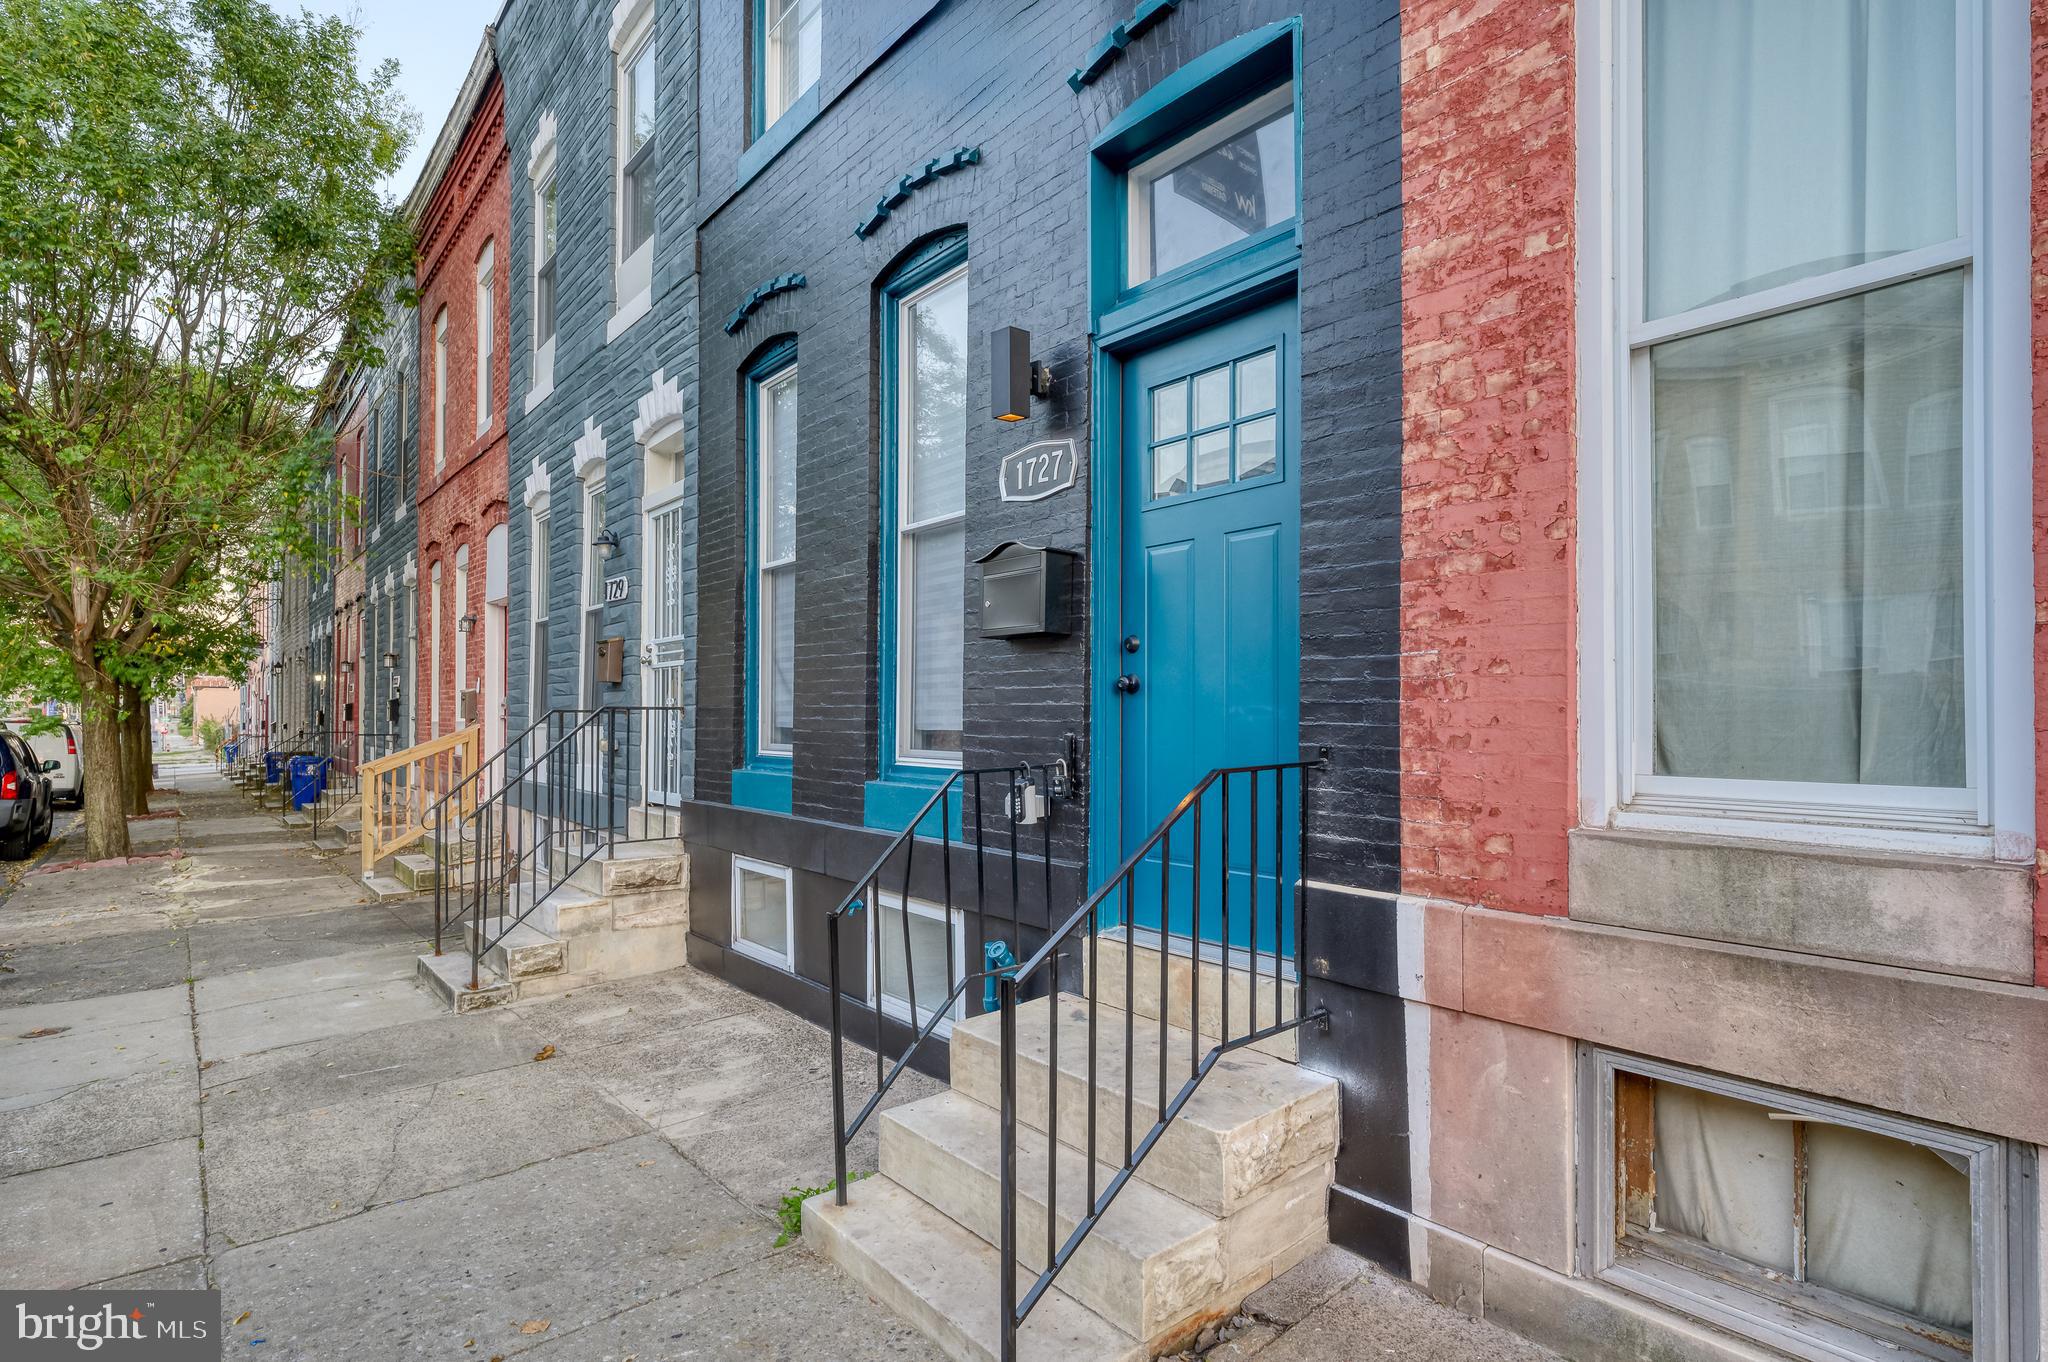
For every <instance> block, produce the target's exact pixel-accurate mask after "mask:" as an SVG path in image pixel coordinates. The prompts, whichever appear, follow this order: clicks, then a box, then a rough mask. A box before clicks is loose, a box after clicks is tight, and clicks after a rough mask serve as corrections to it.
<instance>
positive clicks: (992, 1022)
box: [803, 941, 1337, 1362]
mask: <svg viewBox="0 0 2048 1362" xmlns="http://www.w3.org/2000/svg"><path fill="white" fill-rule="evenodd" d="M1104 944H1105V945H1106V944H1107V942H1106V941H1105V943H1104ZM1118 963H1119V965H1121V959H1120V958H1119V961H1118ZM1132 963H1133V966H1134V975H1135V971H1136V970H1137V969H1139V968H1143V967H1144V966H1145V965H1148V964H1149V965H1150V966H1151V968H1152V970H1153V976H1152V977H1153V979H1154V981H1155V989H1154V994H1155V996H1156V993H1157V989H1156V980H1157V977H1158V975H1157V971H1158V957H1157V955H1156V954H1155V953H1154V952H1152V951H1151V950H1149V949H1147V948H1145V947H1142V946H1141V947H1140V948H1139V949H1138V951H1137V953H1136V958H1134V960H1133V962H1132ZM1104 965H1105V968H1106V965H1107V961H1106V960H1105V962H1104ZM1169 966H1170V967H1171V962H1169ZM1205 982H1206V981H1205ZM1239 982H1240V981H1239V979H1238V978H1236V977H1234V978H1233V981H1232V992H1233V994H1235V993H1236V992H1237V991H1238V987H1239ZM1242 983H1243V987H1244V990H1245V993H1246V995H1247V996H1251V995H1252V985H1251V981H1250V979H1249V978H1248V977H1245V978H1244V979H1243V980H1242ZM1285 991H1286V990H1283V992H1285ZM1136 992H1137V990H1136V989H1135V988H1134V989H1133V993H1136ZM1168 996H1169V999H1171V998H1172V993H1171V990H1170V989H1169V994H1168ZM1055 1007H1057V1008H1058V1009H1059V1012H1060V1018H1059V1052H1058V1054H1057V1056H1055V1055H1054V1054H1053V1052H1052V1025H1051V1018H1052V1011H1053V1009H1054V1008H1055ZM1234 1007H1235V1004H1234V1002H1233V1009H1234ZM1124 1015H1125V1014H1124V1012H1123V1011H1122V1009H1121V1008H1117V1007H1112V1006H1109V1005H1107V1004H1101V1005H1098V1011H1097V1015H1096V1024H1097V1057H1096V1073H1097V1080H1098V1106H1097V1110H1096V1141H1097V1143H1096V1155H1097V1170H1096V1187H1097V1190H1098V1191H1099V1190H1100V1189H1101V1188H1102V1187H1104V1186H1106V1185H1107V1184H1108V1182H1109V1180H1110V1178H1111V1177H1112V1176H1113V1175H1114V1173H1115V1170H1116V1166H1117V1162H1118V1161H1119V1160H1120V1159H1121V1158H1122V1156H1123V1151H1124V1144H1123V1129H1124V1127H1123V1102H1124V1075H1125V1074H1126V1073H1127V1072H1129V1073H1132V1074H1134V1075H1135V1077H1136V1083H1135V1086H1134V1090H1133V1093H1132V1112H1131V1118H1132V1135H1133V1139H1142V1138H1143V1137H1144V1135H1145V1133H1146V1131H1147V1130H1149V1129H1150V1127H1151V1125H1152V1122H1153V1120H1154V1119H1155V1116H1156V1112H1157V1110H1158V1096H1159V1079H1158V1072H1159V1070H1158V1066H1159V1056H1160V1026H1159V1023H1158V1021H1157V1020H1156V1019H1152V1018H1146V1017H1142V1016H1134V1017H1133V1019H1132V1032H1133V1035H1132V1045H1131V1051H1130V1054H1129V1055H1128V1056H1127V1055H1126V1054H1125V1051H1124ZM1182 1015H1183V1016H1184V1015H1185V1011H1184V1010H1183V1013H1182ZM1087 1016H1088V1003H1087V1002H1086V1001H1085V1000H1084V999H1082V998H1078V997H1074V996H1071V995H1063V996H1061V997H1060V998H1058V999H1056V1000H1055V999H1039V1000H1037V1001H1034V1002H1030V1003H1026V1004H1023V1005H1022V1006H1020V1007H1019V1008H1018V1016H1017V1032H1018V1054H1017V1080H1018V1082H1017V1114H1018V1133H1017V1174H1018V1205H1017V1248H1018V1257H1019V1259H1020V1269H1021V1277H1020V1287H1019V1294H1020V1297H1021V1294H1022V1292H1023V1290H1024V1289H1025V1288H1026V1287H1027V1286H1028V1284H1029V1282H1030V1281H1031V1280H1034V1279H1035V1277H1036V1273H1037V1270H1038V1269H1039V1268H1040V1267H1041V1266H1042V1265H1043V1264H1044V1263H1045V1261H1046V1259H1047V1251H1046V1220H1047V1216H1048V1214H1050V1215H1051V1216H1052V1220H1053V1227H1054V1231H1055V1236H1056V1239H1057V1242H1058V1243H1064V1242H1065V1240H1066V1237H1067V1235H1068V1234H1070V1233H1071V1232H1072V1230H1073V1228H1074V1226H1075V1225H1076V1224H1077V1223H1078V1221H1079V1219H1080V1217H1081V1216H1082V1215H1083V1214H1085V1211H1086V1203H1087V1194H1088V1189H1087V1185H1086V1184H1087V1163H1086V1158H1087V1155H1086V1152H1085V1151H1086V1148H1087V1140H1088V1121H1087V1096H1086V1095H1087V1075H1088V1027H1087ZM1000 1024H1001V1019H1000V1018H999V1017H997V1016H994V1015H986V1016H981V1017H976V1018H973V1019H971V1020H969V1021H965V1022H961V1023H959V1024H958V1025H956V1026H955V1028H954V1031H953V1044H952V1074H953V1081H952V1088H951V1090H950V1091H947V1092H944V1093H940V1094H937V1095H935V1096H933V1097H929V1098H925V1099H923V1100H920V1101H917V1102H913V1103H909V1104H907V1105H904V1106H901V1107H896V1108H893V1109H891V1110H889V1111H887V1112H884V1113H882V1114H881V1116H880V1117H879V1118H878V1119H879V1120H880V1122H881V1169H880V1172H879V1173H878V1174H877V1175H876V1176H873V1177H869V1178H864V1179H862V1180H860V1181H859V1182H856V1183H854V1184H852V1185H851V1186H850V1187H849V1189H848V1203H849V1204H848V1205H846V1206H843V1207H842V1206H836V1205H834V1204H833V1195H832V1193H830V1192H825V1193H822V1194H820V1195H819V1196H816V1197H813V1198H811V1199H810V1200H809V1201H807V1202H806V1203H805V1204H804V1209H803V1215H804V1233H805V1235H806V1236H807V1237H808V1238H809V1241H810V1243H811V1245H812V1247H813V1248H814V1249H816V1250H817V1251H819V1252H821V1253H823V1254H824V1255H825V1256H826V1257H828V1258H830V1259H832V1260H833V1261H835V1262H837V1263H839V1264H840V1265H841V1266H842V1267H843V1268H844V1269H845V1270H846V1271H847V1272H849V1273H850V1274H851V1275H852V1276H854V1277H855V1278H856V1279H857V1280H859V1281H860V1282H861V1284H862V1285H863V1286H864V1287H866V1288H867V1290H868V1291H870V1292H871V1293H872V1294H874V1295H876V1296H877V1297H879V1298H880V1299H882V1300H884V1301H886V1302H887V1303H888V1304H889V1305H891V1306H892V1307H893V1308H894V1309H895V1310H896V1311H897V1312H898V1313H899V1314H902V1315H903V1316H904V1317H905V1318H907V1319H909V1320H911V1321H912V1322H913V1323H915V1324H917V1325H918V1327H919V1328H920V1329H921V1330H922V1331H923V1332H924V1333H925V1334H926V1335H927V1336H928V1337H930V1338H931V1339H933V1341H934V1342H936V1343H937V1344H938V1345H939V1346H940V1347H941V1348H942V1349H944V1350H945V1352H946V1353H947V1354H948V1356H950V1357H953V1358H956V1359H960V1362H970V1360H972V1362H982V1360H983V1359H991V1358H994V1357H996V1356H998V1355H999V1354H998V1345H999V1342H1000V1335H999V1330H998V1320H997V1314H998V1311H999V1309H1000V1306H999V1305H998V1304H997V1294H996V1272H997V1270H998V1255H997V1252H996V1249H995V1247H994V1244H995V1241H996V1239H997V1238H998V1235H999V1232H1000V1231H999V1220H998V1214H999V1206H1000V1195H999V1189H1000V1181H999V1176H1000V1174H999V1167H1000V1164H999V1161H1000V1158H1001V1121H1000V1118H999V1116H998V1115H997V1111H998V1103H999V1102H1000V1100H1001V1094H1000V1087H999V1082H998V1075H999V1071H1000V1064H1001V1046H1000V1031H999V1027H1000ZM1165 1040H1166V1055H1167V1064H1168V1067H1167V1096H1168V1099H1169V1100H1171V1098H1172V1096H1173V1095H1174V1094H1175V1093H1177V1092H1178V1091H1179V1088H1180V1086H1181V1084H1182V1083H1183V1082H1184V1081H1185V1080H1186V1078H1187V1077H1188V1073H1189V1051H1190V1047H1191V1046H1192V1045H1197V1044H1198V1045H1199V1047H1200V1050H1201V1052H1202V1053H1204V1054H1206V1053H1207V1051H1208V1050H1209V1049H1210V1048H1211V1047H1212V1046H1213V1044H1214V1041H1213V1040H1211V1039H1209V1038H1207V1037H1203V1038H1200V1039H1199V1040H1197V1038H1196V1037H1193V1036H1191V1035H1190V1034H1189V1033H1188V1032H1186V1031H1184V1030H1182V1029H1180V1028H1178V1027H1172V1026H1169V1027H1167V1028H1166V1032H1165ZM1055 1076H1056V1077H1055ZM1055 1081H1056V1082H1057V1083H1058V1091H1059V1094H1060V1101H1059V1130H1058V1145H1059V1147H1058V1151H1057V1170H1058V1200H1057V1204H1056V1205H1051V1204H1049V1198H1048V1196H1047V1186H1048V1184H1047V1153H1048V1150H1049V1149H1050V1148H1051V1142H1050V1140H1049V1138H1048V1135H1047V1129H1046V1127H1047V1125H1048V1121H1047V1119H1046V1094H1047V1092H1048V1091H1049V1090H1051V1087H1052V1084H1053V1083H1054V1082H1055ZM1336 1147H1337V1089H1336V1084H1335V1082H1334V1081H1333V1080H1331V1079H1329V1078H1326V1077H1324V1076H1322V1075H1319V1074H1312V1073H1309V1072H1308V1071H1306V1070H1304V1069H1300V1068H1298V1067H1296V1066H1295V1065H1294V1064H1292V1063H1289V1062H1287V1061H1285V1060H1283V1059H1281V1058H1279V1057H1276V1056H1274V1055H1271V1054H1264V1053H1257V1052H1254V1051H1253V1050H1251V1049H1248V1048H1247V1049H1240V1050H1237V1051H1234V1052H1232V1053H1230V1054H1227V1055H1224V1056H1222V1057H1221V1058H1219V1059H1218V1060H1217V1062H1216V1064H1215V1066H1214V1067H1213V1068H1212V1069H1211V1070H1210V1073H1209V1075H1208V1076H1207V1077H1206V1078H1205V1079H1204V1080H1203V1082H1202V1084H1201V1085H1200V1086H1199V1087H1197V1088H1196V1089H1195V1092H1194V1094H1193V1096H1191V1097H1190V1098H1189V1100H1188V1103H1187V1105H1186V1106H1185V1107H1183V1108H1182V1110H1181V1113H1180V1115H1179V1116H1178V1117H1177V1118H1176V1119H1175V1121H1174V1122H1173V1123H1172V1124H1171V1125H1170V1126H1168V1127H1167V1129H1166V1130H1165V1131H1164V1132H1163V1133H1162V1134H1161V1136H1160V1139H1159V1142H1158V1144H1157V1145H1155V1146H1154V1148H1153V1150H1152V1152H1151V1154H1150V1155H1149V1156H1148V1157H1147V1158H1146V1159H1145V1160H1144V1161H1143V1162H1142V1163H1140V1164H1139V1165H1138V1169H1137V1172H1136V1174H1135V1176H1133V1177H1132V1179H1131V1180H1130V1181H1129V1182H1127V1183H1126V1184H1125V1186H1124V1188H1123V1190H1122V1191H1121V1192H1119V1193H1118V1195H1117V1199H1116V1200H1115V1202H1113V1203H1112V1204H1111V1206H1110V1208H1109V1210H1108V1211H1107V1212H1105V1213H1104V1215H1103V1216H1102V1218H1101V1220H1100V1221H1098V1222H1097V1223H1096V1225H1095V1227H1094V1229H1093V1230H1092V1231H1091V1232H1090V1233H1089V1235H1088V1236H1087V1237H1086V1238H1085V1239H1083V1240H1082V1241H1081V1244H1080V1246H1079V1247H1078V1248H1077V1249H1076V1250H1075V1252H1074V1256H1073V1257H1072V1258H1071V1259H1070V1260H1068V1262H1067V1264H1066V1266H1065V1267H1064V1268H1062V1269H1061V1271H1060V1275H1059V1276H1058V1277H1057V1278H1056V1279H1055V1280H1054V1285H1053V1287H1052V1289H1051V1290H1050V1291H1048V1292H1047V1294H1046V1296H1045V1298H1044V1299H1043V1300H1042V1301H1041V1302H1040V1303H1039V1305H1038V1306H1037V1308H1036V1309H1034V1310H1033V1312H1032V1314H1031V1315H1030V1317H1029V1318H1027V1319H1026V1321H1025V1324H1024V1328H1023V1330H1022V1332H1021V1336H1020V1340H1019V1347H1018V1352H1019V1356H1020V1357H1021V1358H1023V1359H1026V1362H1051V1360H1052V1359H1061V1362H1065V1359H1070V1358H1071V1359H1096V1358H1102V1359H1126V1358H1131V1359H1144V1358H1150V1357H1154V1356H1157V1355H1159V1354H1161V1353H1165V1352H1172V1351H1175V1350H1177V1349H1179V1348H1181V1347H1184V1346H1187V1345H1188V1344H1189V1343H1190V1342H1191V1341H1192V1339H1193V1338H1194V1337H1195V1336H1196V1335H1197V1334H1199V1333H1200V1331H1201V1330H1202V1328H1203V1327H1204V1326H1206V1325H1208V1324H1211V1323H1214V1322H1216V1321H1217V1320H1220V1319H1227V1318H1229V1317H1230V1316H1231V1315H1232V1314H1234V1313H1235V1312H1236V1310H1237V1309H1238V1307H1239V1306H1240V1304H1241V1303H1242V1302H1243V1300H1244V1298H1245V1296H1247V1295H1249V1294H1250V1293H1251V1292H1252V1291H1254V1290H1256V1289H1257V1288H1258V1287H1260V1286H1262V1285H1264V1284H1265V1283H1266V1282H1267V1281H1269V1280H1271V1279H1272V1277H1273V1276H1275V1275H1276V1274H1278V1273H1280V1272H1284V1271H1286V1270H1287V1269H1288V1268H1290V1267H1292V1266H1294V1264H1296V1263H1298V1262H1300V1261H1301V1260H1302V1259H1304V1258H1306V1257H1307V1256H1308V1255H1309V1254H1310V1253H1312V1252H1313V1251H1314V1250H1315V1249H1316V1248H1318V1247H1319V1246H1321V1245H1322V1244H1324V1243H1326V1242H1327V1241H1328V1237H1329V1227H1328V1220H1327V1214H1328V1212H1327V1206H1328V1194H1329V1187H1330V1182H1331V1178H1332V1174H1333V1168H1332V1160H1333V1159H1334V1157H1335V1154H1336Z"/></svg>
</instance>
